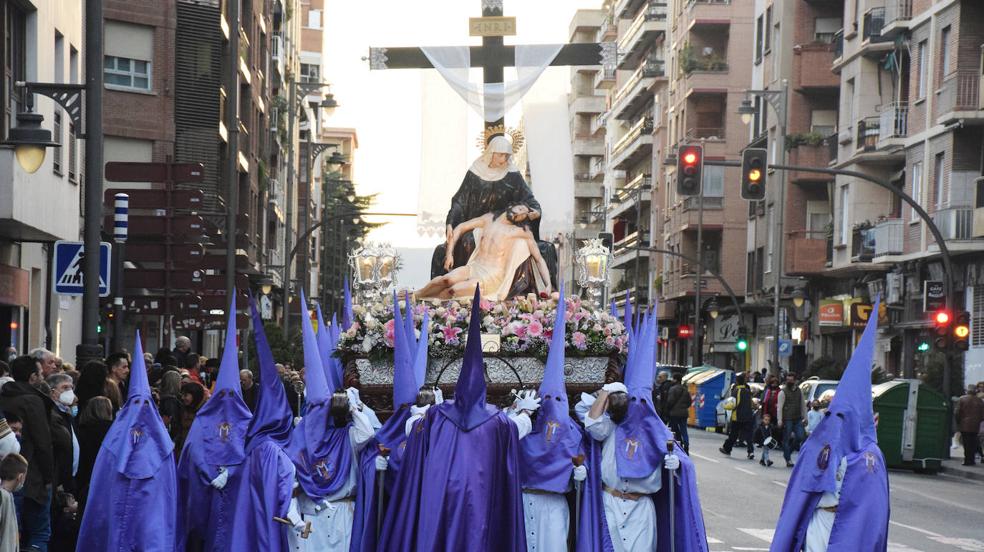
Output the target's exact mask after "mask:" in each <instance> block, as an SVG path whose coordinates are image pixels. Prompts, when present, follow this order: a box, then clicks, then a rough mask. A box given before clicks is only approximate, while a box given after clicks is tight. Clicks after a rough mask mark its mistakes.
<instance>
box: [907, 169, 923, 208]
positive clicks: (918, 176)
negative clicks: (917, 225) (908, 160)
mask: <svg viewBox="0 0 984 552" xmlns="http://www.w3.org/2000/svg"><path fill="white" fill-rule="evenodd" d="M922 175H923V164H922V161H920V162H919V163H913V164H912V199H914V200H915V201H916V203H919V204H922ZM919 220H920V218H919V213H917V212H916V210H915V209H913V208H911V207H910V208H909V221H910V222H918V221H919Z"/></svg>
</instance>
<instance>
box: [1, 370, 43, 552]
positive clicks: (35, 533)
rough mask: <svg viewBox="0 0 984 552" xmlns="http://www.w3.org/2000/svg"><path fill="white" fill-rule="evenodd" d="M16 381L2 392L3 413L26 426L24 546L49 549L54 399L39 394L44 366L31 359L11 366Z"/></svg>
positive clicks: (20, 496)
mask: <svg viewBox="0 0 984 552" xmlns="http://www.w3.org/2000/svg"><path fill="white" fill-rule="evenodd" d="M10 371H11V375H12V376H13V378H14V381H11V382H8V383H7V384H6V385H4V386H3V390H2V392H0V410H3V411H4V412H10V413H13V414H15V415H16V416H17V417H19V418H20V419H21V421H22V422H23V424H24V429H23V430H22V432H21V433H22V437H21V456H23V457H24V458H25V459H26V460H27V462H28V468H27V479H26V481H25V482H24V488H23V490H22V491H21V492H19V493H17V494H16V495H15V496H14V499H15V501H16V503H17V506H18V508H17V509H18V511H19V512H20V514H21V515H20V520H19V522H20V531H21V546H22V547H23V548H25V549H31V548H36V549H37V550H41V551H42V552H46V551H47V549H48V540H49V539H50V537H51V511H50V510H51V484H52V482H53V481H54V472H55V461H54V453H53V450H52V444H51V425H50V424H51V422H50V420H51V418H50V416H51V411H52V410H53V409H54V405H53V404H52V402H51V399H50V398H48V397H47V396H45V395H44V394H43V393H41V392H40V391H38V389H37V388H36V387H35V385H37V384H39V383H41V381H42V380H41V366H40V365H39V364H38V363H37V362H36V361H35V360H34V359H33V358H31V357H29V356H20V357H17V358H16V359H14V361H13V362H12V363H11V364H10Z"/></svg>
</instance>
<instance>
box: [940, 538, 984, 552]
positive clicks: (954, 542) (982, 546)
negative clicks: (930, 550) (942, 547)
mask: <svg viewBox="0 0 984 552" xmlns="http://www.w3.org/2000/svg"><path fill="white" fill-rule="evenodd" d="M930 538H931V539H932V540H934V541H936V542H938V543H940V544H948V545H950V546H956V547H957V548H959V549H961V550H968V551H970V552H984V542H981V541H979V540H977V539H958V538H955V537H930Z"/></svg>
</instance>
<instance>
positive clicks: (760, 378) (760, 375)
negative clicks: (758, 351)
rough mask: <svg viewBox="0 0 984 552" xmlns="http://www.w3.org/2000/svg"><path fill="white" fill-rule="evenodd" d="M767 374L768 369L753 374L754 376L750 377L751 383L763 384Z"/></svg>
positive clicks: (766, 379)
mask: <svg viewBox="0 0 984 552" xmlns="http://www.w3.org/2000/svg"><path fill="white" fill-rule="evenodd" d="M768 372H769V369H768V368H762V369H761V370H760V371H758V372H755V375H754V376H753V377H752V381H753V382H755V383H765V382H766V381H768V377H767V374H768Z"/></svg>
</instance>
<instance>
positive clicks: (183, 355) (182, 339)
mask: <svg viewBox="0 0 984 552" xmlns="http://www.w3.org/2000/svg"><path fill="white" fill-rule="evenodd" d="M158 354H160V353H158ZM189 354H191V340H190V339H188V337H187V336H183V335H179V336H178V338H177V339H175V340H174V351H173V352H172V353H171V356H173V357H174V360H175V364H174V365H175V366H177V367H178V368H184V367H186V366H187V363H186V359H187V357H188V355H189ZM162 364H163V362H162Z"/></svg>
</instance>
